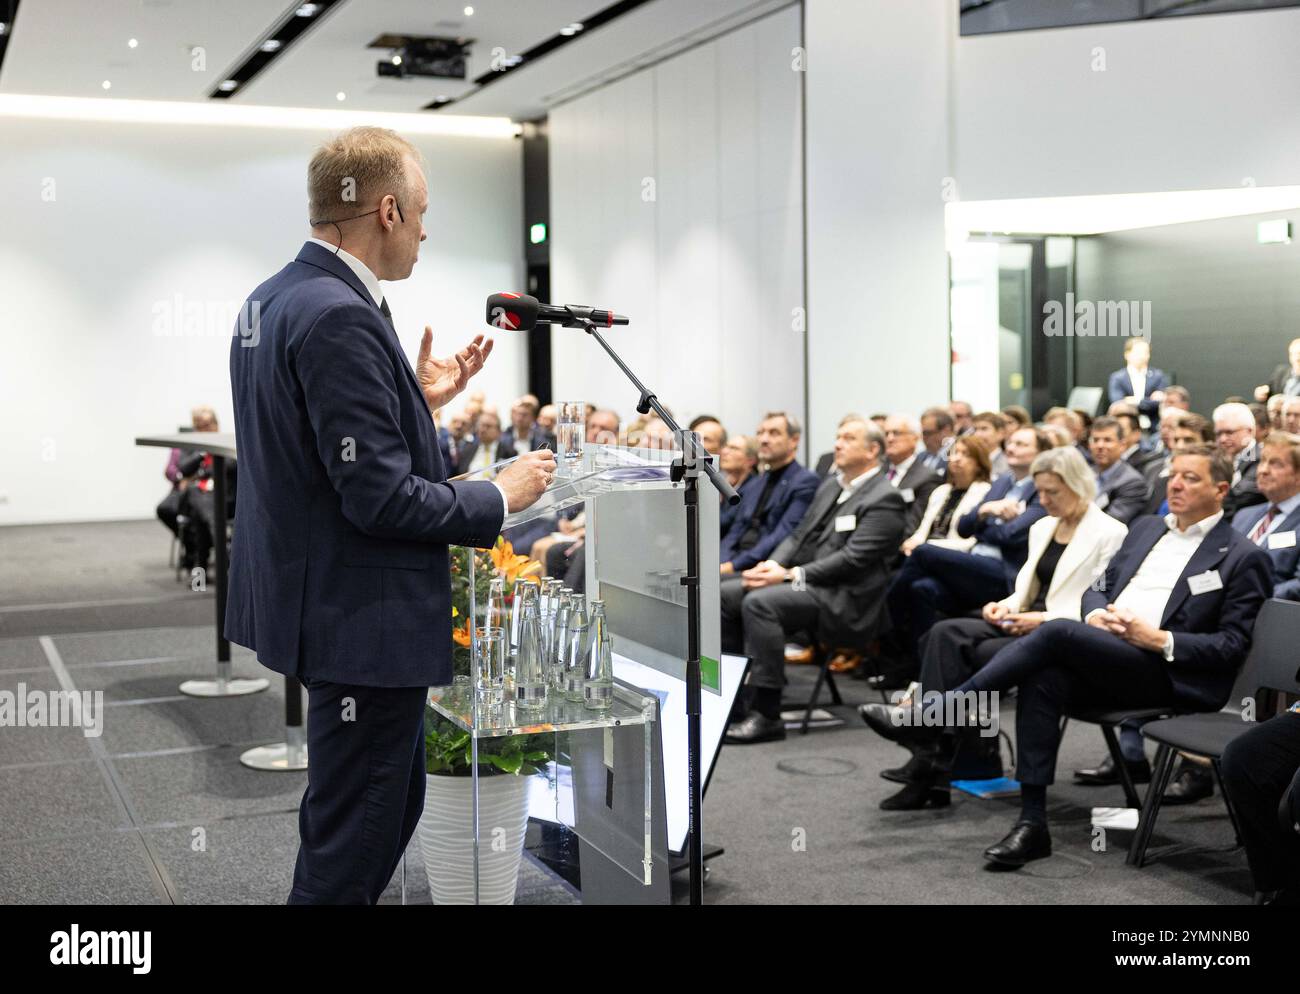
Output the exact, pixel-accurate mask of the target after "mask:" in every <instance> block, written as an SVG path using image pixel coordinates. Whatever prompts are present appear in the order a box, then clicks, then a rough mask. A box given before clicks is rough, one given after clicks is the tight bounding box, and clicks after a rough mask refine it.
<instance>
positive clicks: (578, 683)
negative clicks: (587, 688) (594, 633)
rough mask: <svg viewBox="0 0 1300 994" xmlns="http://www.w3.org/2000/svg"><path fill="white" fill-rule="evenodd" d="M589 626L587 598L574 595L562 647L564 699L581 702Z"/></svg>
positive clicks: (585, 675)
mask: <svg viewBox="0 0 1300 994" xmlns="http://www.w3.org/2000/svg"><path fill="white" fill-rule="evenodd" d="M590 634H591V625H590V621H589V619H588V617H587V598H586V597H584V596H583V595H582V594H574V595H573V600H572V602H571V605H570V607H569V631H568V637H567V640H566V642H565V646H564V699H565V700H566V701H572V702H574V703H575V704H581V703H582V702H583V687H584V685H585V684H586V682H587V640H588V638H589V637H590Z"/></svg>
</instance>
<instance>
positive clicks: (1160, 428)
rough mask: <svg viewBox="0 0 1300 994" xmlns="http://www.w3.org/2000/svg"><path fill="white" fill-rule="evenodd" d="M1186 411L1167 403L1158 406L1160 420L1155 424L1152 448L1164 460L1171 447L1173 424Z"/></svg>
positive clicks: (1176, 422) (1166, 458)
mask: <svg viewBox="0 0 1300 994" xmlns="http://www.w3.org/2000/svg"><path fill="white" fill-rule="evenodd" d="M1186 413H1187V412H1186V411H1184V410H1183V409H1182V408H1180V407H1171V406H1170V405H1168V404H1165V405H1164V406H1163V407H1161V408H1160V420H1159V422H1157V424H1156V439H1155V444H1154V445H1153V446H1152V449H1153V450H1154V451H1155V452H1157V453H1159V454H1160V456H1161V457H1162V458H1163V459H1165V460H1168V458H1169V453H1170V452H1171V451H1172V448H1173V446H1172V445H1171V440H1172V438H1173V434H1174V425H1176V424H1178V419H1179V418H1181V417H1182V416H1183V415H1184V414H1186ZM1211 441H1213V439H1211Z"/></svg>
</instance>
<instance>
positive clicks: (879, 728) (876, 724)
mask: <svg viewBox="0 0 1300 994" xmlns="http://www.w3.org/2000/svg"><path fill="white" fill-rule="evenodd" d="M858 714H859V715H861V717H862V720H863V721H864V722H866V723H867V727H868V728H870V729H871V730H872V731H873V732H875V733H876V734H877V735H879V736H880V737H881V738H885V739H888V740H889V741H890V742H899V743H902V744H904V745H906V746H908V748H911V746H912V745H913V744H915V743H919V742H928V741H930V740H931V739H933V738H935V736H936V735H938V734H940V733H941V732H942V729H933V728H926V727H924V726H922V725H921V723H920V717H921V712H920V710H919V709H916V708H900V707H898V706H897V705H895V704H859V705H858Z"/></svg>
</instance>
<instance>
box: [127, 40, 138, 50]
mask: <svg viewBox="0 0 1300 994" xmlns="http://www.w3.org/2000/svg"><path fill="white" fill-rule="evenodd" d="M139 44H140V43H139V42H138V41H136V40H135V39H134V38H132V39H130V40H129V41H128V42H127V43H126V47H127V48H135V47H136V46H137V45H139Z"/></svg>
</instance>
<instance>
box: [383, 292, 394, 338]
mask: <svg viewBox="0 0 1300 994" xmlns="http://www.w3.org/2000/svg"><path fill="white" fill-rule="evenodd" d="M379 310H380V312H381V313H382V314H383V315H384V317H385V318H387V319H388V324H389V326H390V327H392V329H393V330H394V331H396V330H397V326H396V325H395V324H393V312H392V311H390V310H389V309H388V298H387V297H383V298H381V299H380V301H379Z"/></svg>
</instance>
